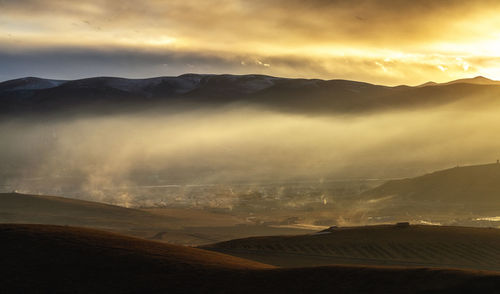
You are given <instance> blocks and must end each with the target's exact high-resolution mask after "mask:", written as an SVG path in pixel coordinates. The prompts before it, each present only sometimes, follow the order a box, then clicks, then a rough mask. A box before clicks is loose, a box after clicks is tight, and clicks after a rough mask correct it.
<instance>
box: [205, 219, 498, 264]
mask: <svg viewBox="0 0 500 294" xmlns="http://www.w3.org/2000/svg"><path fill="white" fill-rule="evenodd" d="M202 248H205V249H210V250H215V251H220V252H224V253H228V254H233V255H236V256H240V257H244V258H248V259H253V260H258V261H261V262H264V263H268V264H274V265H278V266H292V267H297V266H317V265H327V264H371V265H405V266H429V267H454V268H456V267H460V268H473V269H490V270H500V230H498V229H488V228H467V227H441V226H423V225H411V226H407V225H406V224H405V223H402V224H401V225H380V226H366V227H351V228H349V227H346V228H332V229H329V230H327V231H323V232H320V233H317V234H312V235H300V236H274V237H255V238H246V239H239V240H231V241H227V242H222V243H218V244H214V245H208V246H203V247H202Z"/></svg>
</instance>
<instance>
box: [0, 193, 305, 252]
mask: <svg viewBox="0 0 500 294" xmlns="http://www.w3.org/2000/svg"><path fill="white" fill-rule="evenodd" d="M0 223H12V224H14V223H18V224H19V223H24V224H25V223H29V224H48V225H68V226H79V227H88V228H96V229H101V230H106V231H111V232H117V233H120V234H126V235H130V236H136V237H141V238H148V239H154V240H160V241H164V242H168V243H175V244H183V245H184V244H189V245H201V244H208V243H213V242H218V241H223V240H230V239H234V238H243V237H248V236H263V235H274V234H300V233H307V232H310V230H302V229H292V228H274V227H270V226H258V225H246V224H245V220H244V219H241V218H238V217H234V216H231V215H226V214H216V213H210V212H207V211H202V210H196V209H194V210H189V209H160V208H158V209H133V208H125V207H120V206H115V205H109V204H104V203H98V202H91V201H83V200H78V199H71V198H64V197H55V196H41V195H27V194H20V193H0Z"/></svg>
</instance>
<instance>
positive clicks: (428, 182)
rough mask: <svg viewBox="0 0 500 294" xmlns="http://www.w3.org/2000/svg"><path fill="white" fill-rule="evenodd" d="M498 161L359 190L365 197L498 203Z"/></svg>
mask: <svg viewBox="0 0 500 294" xmlns="http://www.w3.org/2000/svg"><path fill="white" fill-rule="evenodd" d="M499 194H500V164H486V165H475V166H465V167H455V168H451V169H447V170H442V171H437V172H434V173H430V174H427V175H424V176H420V177H416V178H412V179H403V180H394V181H389V182H387V183H385V184H383V185H381V186H379V187H376V188H374V189H372V190H369V191H367V192H365V193H363V195H362V196H363V197H364V198H367V199H373V198H375V199H376V198H383V197H387V196H395V197H396V198H399V199H404V200H419V201H454V202H460V203H472V202H474V203H488V204H489V205H491V203H492V202H493V203H495V204H500V198H499V197H498V195H499Z"/></svg>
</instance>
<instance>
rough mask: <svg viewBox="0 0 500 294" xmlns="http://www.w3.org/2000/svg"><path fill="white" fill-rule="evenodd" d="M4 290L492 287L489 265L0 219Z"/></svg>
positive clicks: (496, 282)
mask: <svg viewBox="0 0 500 294" xmlns="http://www.w3.org/2000/svg"><path fill="white" fill-rule="evenodd" d="M0 240H1V242H0V258H1V260H2V265H1V267H0V277H1V278H0V280H1V283H0V292H2V293H256V292H257V293H457V292H463V291H471V292H475V293H484V292H487V291H488V292H490V293H494V291H495V290H497V289H498V287H500V275H499V274H498V273H494V272H484V271H462V270H447V269H424V268H407V269H405V268H375V267H348V266H332V267H318V268H296V269H273V268H272V267H271V266H267V265H264V264H260V263H256V262H252V261H248V260H244V259H239V258H235V257H231V256H227V255H224V254H219V253H215V252H209V251H205V250H201V249H195V248H188V247H180V246H174V245H167V244H163V243H157V242H152V241H146V240H141V239H136V238H130V237H124V236H120V235H115V234H110V233H104V232H101V231H95V230H89V229H81V228H72V227H60V226H41V225H0Z"/></svg>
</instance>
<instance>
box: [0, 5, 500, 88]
mask: <svg viewBox="0 0 500 294" xmlns="http://www.w3.org/2000/svg"><path fill="white" fill-rule="evenodd" d="M0 9H1V10H2V13H1V14H0V42H1V43H2V45H3V46H2V48H1V49H0V52H2V54H6V52H9V51H14V52H18V51H19V50H21V51H23V50H26V48H29V49H30V50H31V52H32V53H33V54H35V53H39V56H40V58H39V59H37V60H35V63H36V64H42V63H44V61H43V60H42V58H44V57H45V56H46V55H47V53H46V52H48V51H52V52H58V53H59V52H60V49H61V48H68V53H67V54H66V55H65V56H70V55H72V54H73V55H74V56H75V58H76V57H77V56H79V54H74V52H73V51H74V50H76V49H77V50H80V51H81V50H83V49H82V48H85V49H86V50H88V52H87V54H86V55H87V56H88V57H90V56H91V55H94V56H96V58H95V59H92V60H91V62H89V64H96V66H95V74H93V75H97V74H101V73H104V72H109V73H120V72H121V71H123V70H125V68H126V70H132V72H130V73H129V75H133V76H141V75H144V74H145V75H148V76H151V75H156V74H158V73H161V70H160V69H159V68H158V67H155V66H152V67H151V68H150V71H149V74H148V71H147V68H146V67H142V66H138V67H137V70H134V69H133V68H132V69H131V68H129V67H127V66H125V68H124V69H122V70H117V68H121V67H123V64H124V63H116V64H111V62H104V63H103V64H105V65H107V66H108V67H107V68H105V67H104V65H102V63H100V62H99V61H101V59H100V57H99V56H109V54H108V51H112V50H115V48H118V49H117V50H119V51H120V52H121V51H128V52H136V53H134V54H132V55H133V56H135V57H140V56H142V58H143V61H141V62H140V63H141V64H144V65H145V64H148V63H149V60H150V59H151V58H153V59H154V58H156V57H155V56H158V55H161V53H160V54H158V53H156V52H164V54H166V55H168V54H170V52H175V54H176V55H175V56H176V57H179V60H180V61H179V62H175V61H171V62H163V63H162V64H165V63H167V64H171V63H175V64H178V65H179V66H178V67H176V68H174V69H171V70H169V71H168V72H172V73H174V72H175V73H180V72H178V71H180V70H184V69H186V68H193V66H194V69H195V70H199V71H204V72H208V71H210V72H215V73H217V72H224V71H233V70H234V71H236V72H235V73H238V72H237V71H238V69H239V70H241V68H245V70H246V71H251V70H252V71H254V72H256V73H267V74H273V75H284V76H296V75H298V73H299V71H298V70H297V69H294V68H292V67H293V66H292V67H290V68H289V69H290V71H288V72H287V71H285V67H284V66H280V65H279V63H280V61H281V62H282V63H287V64H288V65H291V64H293V63H295V64H296V65H299V64H300V65H310V66H311V67H309V68H305V69H303V71H304V72H305V74H304V75H305V76H310V75H311V73H312V69H313V67H314V68H316V69H317V70H318V72H317V73H316V76H315V77H318V78H333V77H342V78H347V77H346V76H342V75H344V74H346V71H347V70H337V68H343V66H342V63H341V62H340V61H341V60H342V59H343V58H345V59H346V60H348V62H349V63H354V64H357V65H361V64H364V66H361V68H355V69H356V70H359V72H360V73H359V74H358V75H354V79H356V80H362V79H365V78H368V80H367V81H371V82H378V83H383V84H396V83H408V84H417V83H420V82H422V77H427V79H433V80H436V81H445V80H449V79H451V78H455V77H464V75H465V74H466V75H467V76H469V75H473V74H476V73H485V72H487V73H491V72H494V71H493V70H492V69H491V68H488V69H482V71H481V72H477V71H475V70H476V69H479V68H480V67H479V66H477V65H476V64H474V63H473V62H471V61H469V60H471V59H473V58H478V57H486V58H489V59H493V58H497V57H498V55H499V54H500V53H498V52H500V51H499V49H500V43H498V42H497V41H496V40H498V37H499V36H500V29H498V28H500V19H499V18H498V17H496V15H498V13H499V12H500V2H498V1H492V0H479V1H463V0H453V1H452V0H443V1H431V0H416V1H397V0H371V1H369V0H352V1H340V0H312V1H307V2H305V1H299V0H286V1H285V0H268V1H264V0H255V1H243V0H214V1H195V0H183V1H180V0H172V1H155V0H150V1H139V0H131V1H117V0H106V1H100V0H99V1H98V0H86V1H78V2H74V1H61V0H44V1H42V0H16V1H14V0H2V1H0ZM75 48H76V49H75ZM100 51H105V53H103V54H97V55H95V54H94V53H95V52H100ZM120 52H118V53H117V54H118V55H120V54H121V53H120ZM145 52H153V53H151V55H152V56H153V57H148V56H147V55H148V54H145ZM181 53H182V54H184V56H185V57H187V56H192V57H193V58H194V59H193V60H192V61H190V62H187V63H189V64H191V66H189V67H187V66H181V64H182V62H185V60H186V58H183V57H182V56H181V57H180V55H179V54H181ZM80 55H82V54H80ZM83 55H85V54H83ZM398 55H400V56H399V57H398ZM404 55H407V56H404ZM436 55H440V56H443V58H444V59H446V61H447V63H446V64H447V65H448V64H449V63H448V61H449V60H456V59H457V58H462V59H463V60H465V62H467V63H462V65H461V66H460V68H459V69H457V70H454V69H453V68H454V67H453V68H452V66H449V70H447V71H446V75H443V73H442V72H441V71H440V70H436V69H437V67H438V66H439V65H441V64H439V63H437V62H435V60H434V59H436V58H435V56H436ZM199 56H209V57H204V58H203V62H201V63H203V64H204V65H203V66H199V67H197V65H196V64H201V63H200V62H199V60H198V59H197V58H198V57H199ZM228 56H229V58H228ZM401 56H402V57H401ZM236 57H240V59H239V60H238V61H237V62H233V60H232V59H233V58H236ZM415 57H418V58H420V59H419V60H418V61H415V60H413V59H414V58H415ZM34 59H36V58H35V55H33V58H32V59H31V60H34ZM212 59H214V60H215V59H216V60H217V61H216V62H209V61H210V60H212ZM228 59H231V60H230V62H229V63H228V62H227V60H228ZM85 60H86V61H89V59H85ZM109 60H110V61H111V60H120V58H115V59H113V58H110V59H109ZM220 60H222V62H221V61H220ZM256 60H257V61H256ZM276 60H277V61H278V64H276V63H275V61H276ZM388 60H394V64H390V62H389V61H388ZM429 60H430V61H429ZM64 62H66V63H67V67H71V66H73V65H72V64H80V63H83V62H82V61H77V60H75V61H70V60H68V59H66V60H65V61H64ZM259 62H260V63H261V64H259ZM126 63H127V62H125V64H126ZM233 63H234V64H233ZM243 63H244V64H243ZM256 63H257V64H256ZM452 63H456V61H452ZM9 64H10V67H9V68H10V69H12V70H13V72H14V73H15V72H19V73H22V72H24V71H22V70H21V69H20V67H16V66H14V65H13V63H12V62H11V63H9ZM251 64H253V65H256V66H250V65H251ZM321 64H325V65H324V66H322V65H321ZM395 64H407V65H414V64H416V65H417V68H415V69H414V68H408V69H406V72H407V73H406V74H405V75H404V78H400V77H398V75H399V74H400V72H401V70H400V69H399V68H397V65H395ZM443 64H444V63H443ZM236 65H237V66H236ZM242 65H245V66H242ZM447 67H448V66H447ZM45 69H46V72H47V74H48V75H57V74H58V73H57V72H52V71H51V67H50V66H47V67H45ZM73 70H74V71H75V70H78V67H73ZM371 70H375V71H376V73H372V74H368V72H369V71H371ZM191 71H192V70H191ZM40 72H42V68H40ZM465 72H467V73H465ZM89 74H90V75H92V73H91V68H90V66H89ZM122 75H123V74H122ZM350 77H351V75H349V78H350ZM493 78H495V77H493ZM499 78H500V76H499Z"/></svg>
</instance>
